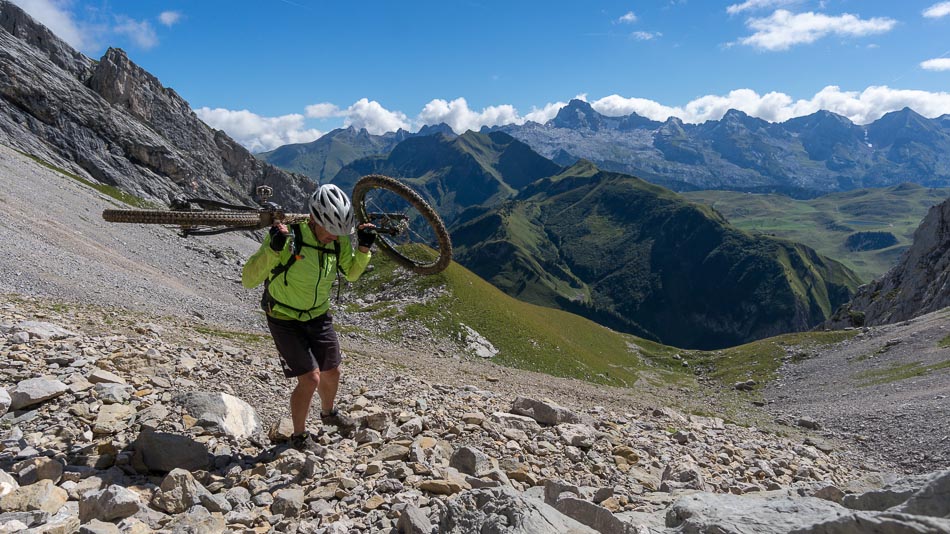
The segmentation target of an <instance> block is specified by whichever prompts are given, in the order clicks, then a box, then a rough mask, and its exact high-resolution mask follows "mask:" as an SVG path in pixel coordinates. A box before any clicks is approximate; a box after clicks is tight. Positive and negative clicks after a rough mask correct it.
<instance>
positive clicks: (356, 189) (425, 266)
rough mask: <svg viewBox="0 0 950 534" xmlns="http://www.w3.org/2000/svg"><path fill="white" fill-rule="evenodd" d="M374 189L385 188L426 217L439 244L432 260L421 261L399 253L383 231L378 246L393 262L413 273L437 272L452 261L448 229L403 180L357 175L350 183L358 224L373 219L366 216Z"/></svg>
mask: <svg viewBox="0 0 950 534" xmlns="http://www.w3.org/2000/svg"><path fill="white" fill-rule="evenodd" d="M374 189H385V190H387V191H390V192H391V193H394V194H396V195H398V196H400V197H402V199H403V200H405V201H406V202H408V203H409V204H410V205H411V206H412V207H413V208H415V210H416V211H418V212H419V215H420V216H421V217H422V218H423V219H424V220H425V223H426V225H428V227H429V229H431V230H432V233H433V235H434V239H435V242H436V243H438V249H437V250H435V252H436V254H437V257H436V258H435V260H433V261H431V262H430V261H426V262H422V261H420V260H416V259H414V258H411V257H409V256H407V255H404V254H402V253H400V252H399V250H398V249H397V248H396V245H395V244H394V243H393V242H391V241H390V240H389V239H388V238H387V237H386V236H385V235H383V234H380V235H379V236H378V237H377V239H376V243H377V246H378V247H379V249H380V250H382V251H383V252H385V253H386V254H387V255H388V256H389V257H391V258H392V259H393V261H395V262H396V263H398V264H399V265H401V266H403V267H405V268H407V269H409V270H410V271H412V272H414V273H418V274H436V273H439V272H442V271H443V270H445V268H446V267H448V265H449V263H450V262H451V261H452V241H451V239H449V232H448V230H446V229H445V224H444V223H443V222H442V218H441V217H439V214H438V213H436V211H435V210H434V209H432V207H431V206H429V204H428V203H427V202H426V201H425V200H423V198H422V197H421V196H419V194H418V193H416V192H415V191H413V190H412V189H410V188H409V186H407V185H405V184H404V183H402V182H400V181H398V180H396V179H394V178H390V177H388V176H382V175H379V174H371V175H368V176H364V177H362V178H360V179H359V181H357V182H356V185H354V186H353V204H354V206H356V218H357V219H358V220H359V221H360V222H361V223H364V222H372V221H370V220H369V216H368V214H369V213H370V212H371V211H372V210H370V209H367V206H366V200H367V199H366V195H367V193H370V192H371V191H372V190H374Z"/></svg>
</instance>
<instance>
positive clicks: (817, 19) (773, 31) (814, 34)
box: [739, 9, 897, 51]
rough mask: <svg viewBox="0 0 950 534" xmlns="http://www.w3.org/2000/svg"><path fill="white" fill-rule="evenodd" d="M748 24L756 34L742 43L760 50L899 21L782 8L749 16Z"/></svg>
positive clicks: (882, 28)
mask: <svg viewBox="0 0 950 534" xmlns="http://www.w3.org/2000/svg"><path fill="white" fill-rule="evenodd" d="M746 24H747V25H748V26H749V28H750V29H752V30H755V33H754V34H752V35H750V36H748V37H743V38H742V39H740V40H739V43H741V44H744V45H749V46H752V47H755V48H759V49H761V50H769V51H776V50H788V49H789V48H791V47H792V46H794V45H798V44H808V43H813V42H815V41H817V40H818V39H821V38H822V37H826V36H828V35H840V36H847V37H862V36H865V35H872V34H878V33H885V32H888V31H890V30H891V29H892V28H893V27H894V26H895V25H896V24H897V21H896V20H894V19H890V18H886V17H875V18H872V19H867V20H862V19H861V18H859V17H856V16H854V15H851V14H848V13H845V14H843V15H839V16H836V17H832V16H828V15H823V14H821V13H813V12H808V13H792V12H790V11H786V10H784V9H779V10H777V11H775V12H774V13H772V15H771V16H769V17H764V18H753V19H749V20H748V21H747V22H746Z"/></svg>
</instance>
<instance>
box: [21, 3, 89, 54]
mask: <svg viewBox="0 0 950 534" xmlns="http://www.w3.org/2000/svg"><path fill="white" fill-rule="evenodd" d="M13 3H14V4H16V5H18V6H20V8H22V9H23V10H24V11H26V12H27V13H29V14H30V16H31V17H33V18H34V19H36V20H37V21H39V22H40V23H42V24H43V25H44V26H46V27H47V28H49V29H50V31H52V32H53V33H55V34H56V36H57V37H59V38H60V39H62V40H64V41H66V42H67V43H69V45H70V46H72V47H73V48H76V49H80V50H81V49H85V48H86V46H88V45H89V41H90V39H89V38H88V37H87V36H86V35H85V32H84V31H83V30H82V29H81V28H80V26H79V24H78V23H77V22H76V21H75V20H74V19H73V15H72V13H70V12H69V11H67V10H66V9H65V6H66V5H67V4H65V3H64V2H57V1H56V0H13Z"/></svg>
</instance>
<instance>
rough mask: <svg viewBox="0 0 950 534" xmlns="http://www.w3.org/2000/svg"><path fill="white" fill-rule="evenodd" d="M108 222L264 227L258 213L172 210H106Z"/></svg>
mask: <svg viewBox="0 0 950 534" xmlns="http://www.w3.org/2000/svg"><path fill="white" fill-rule="evenodd" d="M102 218H103V219H105V220H106V221H108V222H118V223H138V224H167V225H175V226H186V227H190V226H240V227H244V226H248V227H254V228H258V227H261V226H262V225H264V224H263V223H264V221H263V220H262V219H261V214H260V213H259V212H256V211H249V212H239V211H170V210H104V211H103V212H102Z"/></svg>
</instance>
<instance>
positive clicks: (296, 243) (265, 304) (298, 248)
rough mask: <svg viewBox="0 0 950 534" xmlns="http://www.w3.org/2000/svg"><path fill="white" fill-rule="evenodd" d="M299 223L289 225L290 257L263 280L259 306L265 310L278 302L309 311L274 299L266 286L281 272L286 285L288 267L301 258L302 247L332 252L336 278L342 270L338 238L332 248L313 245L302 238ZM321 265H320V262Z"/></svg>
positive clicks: (294, 309)
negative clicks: (291, 236) (334, 257)
mask: <svg viewBox="0 0 950 534" xmlns="http://www.w3.org/2000/svg"><path fill="white" fill-rule="evenodd" d="M300 224H301V223H294V224H292V225H290V231H291V232H292V233H293V237H294V239H293V241H292V244H291V249H290V257H289V258H288V259H287V261H286V262H285V263H281V264H279V265H277V266H276V267H274V268H273V269H271V274H270V277H269V278H268V279H267V280H265V281H264V294H263V295H262V297H261V308H263V310H264V311H265V312H270V311H272V310H273V307H274V304H280V305H281V306H283V307H285V308H287V309H290V310H293V311H295V312H297V313H309V312H310V310H301V309H298V308H294V307H293V306H288V305H286V304H284V303H283V302H280V301H278V300H277V299H275V298H274V297H273V296H271V294H270V291H268V286H269V285H270V283H271V282H272V281H273V280H276V279H277V277H279V276H280V275H281V274H283V275H284V285H287V271H289V270H290V268H291V267H292V266H293V265H294V263H296V261H297V260H299V259H303V257H304V256H303V254H301V252H302V251H303V249H304V248H307V247H309V248H312V249H314V250H316V251H317V253H320V252H323V253H327V252H332V253H333V255H334V256H336V260H337V261H336V270H337V278H338V279H339V277H340V274H341V273H342V272H343V267H341V266H340V249H341V245H340V240H339V239H337V240H335V241H334V242H333V248H332V249H330V248H327V247H323V246H315V245H311V244H309V243H305V242H304V240H303V231H302V230H301V227H300ZM321 265H322V262H321ZM322 275H323V268H322V267H321V269H320V276H322ZM318 283H319V280H318ZM341 285H342V284H341V283H338V284H337V296H336V298H337V302H339V301H340V286H341Z"/></svg>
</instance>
